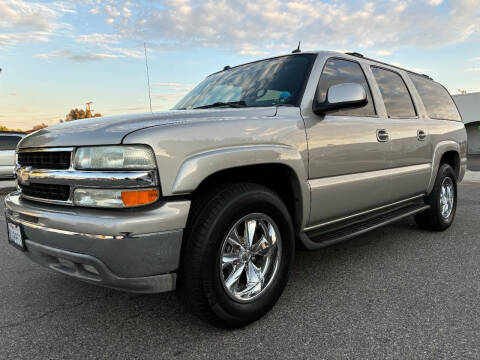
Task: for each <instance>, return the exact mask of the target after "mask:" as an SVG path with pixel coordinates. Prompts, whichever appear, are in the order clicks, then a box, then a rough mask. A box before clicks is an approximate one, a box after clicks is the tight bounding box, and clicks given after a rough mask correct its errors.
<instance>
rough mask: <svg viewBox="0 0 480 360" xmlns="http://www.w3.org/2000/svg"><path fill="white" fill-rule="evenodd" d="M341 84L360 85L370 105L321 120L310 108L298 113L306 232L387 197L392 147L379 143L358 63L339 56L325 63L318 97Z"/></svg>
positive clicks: (377, 123)
mask: <svg viewBox="0 0 480 360" xmlns="http://www.w3.org/2000/svg"><path fill="white" fill-rule="evenodd" d="M342 83H358V84H360V85H362V86H363V87H364V89H365V91H366V93H367V99H368V104H367V105H366V106H364V107H361V108H353V109H344V110H339V111H333V112H329V113H328V114H326V115H321V116H320V115H316V114H314V113H313V112H312V110H311V106H310V107H306V108H302V115H303V117H304V119H305V123H306V127H307V129H306V131H307V137H308V147H309V184H310V188H311V215H310V221H309V227H316V226H318V225H321V224H325V223H328V222H331V221H335V220H338V219H339V218H342V217H347V216H351V215H354V214H357V213H360V212H362V211H365V210H369V209H372V208H375V207H378V206H380V205H383V204H385V202H386V201H387V197H388V192H389V179H390V176H389V170H388V168H389V163H388V162H387V154H388V152H389V147H390V144H389V143H388V142H379V141H378V140H377V130H378V129H381V128H383V126H384V125H383V120H382V119H380V118H379V117H378V115H377V113H376V110H375V104H374V101H373V98H372V94H371V90H370V86H369V83H368V81H367V79H366V77H365V73H364V71H363V69H362V67H361V65H360V63H359V62H357V61H353V60H349V59H344V58H337V57H333V58H329V59H327V61H326V63H325V64H324V67H323V70H322V72H321V75H320V80H319V82H318V87H317V95H316V96H317V97H319V98H320V99H321V101H323V100H324V99H325V97H326V93H327V91H328V88H329V87H331V86H332V85H336V84H342Z"/></svg>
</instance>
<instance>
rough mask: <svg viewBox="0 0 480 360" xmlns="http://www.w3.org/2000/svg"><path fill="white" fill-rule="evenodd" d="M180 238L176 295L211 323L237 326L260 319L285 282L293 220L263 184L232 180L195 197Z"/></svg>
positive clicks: (291, 257) (290, 260)
mask: <svg viewBox="0 0 480 360" xmlns="http://www.w3.org/2000/svg"><path fill="white" fill-rule="evenodd" d="M242 227H243V231H242ZM246 228H247V229H248V230H250V231H247V232H244V231H245V229H246ZM267 229H268V231H267ZM272 229H273V230H272ZM234 230H236V233H235V232H234ZM232 231H233V232H232ZM272 231H274V232H272ZM237 234H238V235H237ZM249 234H252V236H248V235H249ZM267 234H270V235H269V236H267ZM228 235H230V238H233V239H234V240H236V241H232V240H230V241H227V240H226V239H227V236H228ZM243 235H247V236H243ZM247 238H248V239H251V241H250V244H251V245H252V246H251V248H249V243H248V242H247V240H245V239H247ZM275 238H276V241H275V240H272V239H275ZM266 239H268V241H267V242H265V241H266ZM243 240H245V243H244V242H242V241H243ZM184 241H185V244H184V248H183V254H182V259H181V266H180V271H179V286H178V288H179V294H180V296H181V297H182V300H183V301H184V302H185V304H186V306H187V308H188V309H189V310H190V311H191V312H192V313H193V314H195V315H197V316H198V317H200V318H201V319H203V320H206V321H208V322H210V323H211V324H213V325H215V326H218V327H222V328H238V327H241V326H244V325H247V324H249V323H251V322H253V321H255V320H257V319H259V318H260V317H262V316H263V315H264V314H266V313H267V312H268V311H269V310H270V309H271V308H272V307H273V305H274V304H275V303H276V301H277V300H278V298H279V297H280V295H281V294H282V292H283V290H284V288H285V286H286V284H287V281H288V276H289V272H290V268H291V266H292V263H293V257H294V248H295V241H294V230H293V224H292V220H291V218H290V214H289V212H288V209H287V208H286V206H285V204H284V203H283V202H282V200H281V199H280V198H279V196H278V195H277V194H276V193H274V192H273V191H271V190H270V189H268V188H266V187H264V186H260V185H257V184H251V183H233V184H228V185H224V186H222V187H220V188H219V189H215V190H214V191H211V192H206V193H204V194H203V196H201V197H200V198H199V199H195V201H194V204H193V208H192V210H191V214H190V217H189V221H188V223H187V228H186V231H185V234H184ZM260 242H262V243H263V244H264V245H261V246H260V245H258V244H259V243H260ZM240 243H241V244H243V245H244V247H245V249H244V248H243V247H242V246H238V244H240ZM255 245H256V246H255ZM247 248H248V249H250V250H248V249H247ZM242 249H243V250H242ZM231 254H233V255H231ZM255 254H256V255H255ZM230 255H231V256H230ZM230 258H232V259H235V260H234V261H232V262H230ZM267 259H268V260H267ZM221 260H226V262H225V263H222V262H221ZM267 261H268V264H267ZM267 265H268V266H267ZM242 266H243V269H242ZM247 271H248V277H247ZM264 271H265V275H264V276H262V275H261V274H262V273H263V272H264ZM239 273H241V274H240V275H238V274H239ZM233 279H238V280H237V281H236V282H235V281H233ZM261 279H263V281H260V280H261ZM228 280H231V281H228ZM249 280H250V281H249ZM253 284H256V285H255V286H253ZM229 286H230V287H229Z"/></svg>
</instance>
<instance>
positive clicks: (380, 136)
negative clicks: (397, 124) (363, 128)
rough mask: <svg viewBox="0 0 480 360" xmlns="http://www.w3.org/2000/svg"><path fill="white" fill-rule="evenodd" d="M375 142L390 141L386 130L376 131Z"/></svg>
mask: <svg viewBox="0 0 480 360" xmlns="http://www.w3.org/2000/svg"><path fill="white" fill-rule="evenodd" d="M377 140H378V141H380V142H387V141H388V140H390V135H388V131H387V130H386V129H377Z"/></svg>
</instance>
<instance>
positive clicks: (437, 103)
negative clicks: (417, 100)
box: [410, 75, 461, 121]
mask: <svg viewBox="0 0 480 360" xmlns="http://www.w3.org/2000/svg"><path fill="white" fill-rule="evenodd" d="M410 79H412V82H413V84H414V85H415V88H416V89H417V91H418V94H419V95H420V97H421V98H422V102H423V105H425V110H426V111H427V114H428V116H429V117H430V118H432V119H443V120H457V121H460V120H461V118H460V114H459V113H458V110H457V107H456V106H455V103H454V102H453V100H452V97H451V96H450V94H449V93H448V91H447V90H446V89H445V88H444V87H443V86H442V85H440V84H439V83H436V82H434V81H432V80H428V79H425V78H422V77H420V76H417V75H410Z"/></svg>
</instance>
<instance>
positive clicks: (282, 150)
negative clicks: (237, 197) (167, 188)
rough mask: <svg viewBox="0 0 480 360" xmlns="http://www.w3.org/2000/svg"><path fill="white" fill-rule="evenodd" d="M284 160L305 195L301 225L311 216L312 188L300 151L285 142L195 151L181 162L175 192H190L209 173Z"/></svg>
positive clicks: (281, 162) (302, 194) (174, 187)
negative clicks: (281, 143)
mask: <svg viewBox="0 0 480 360" xmlns="http://www.w3.org/2000/svg"><path fill="white" fill-rule="evenodd" d="M261 164H283V165H286V166H288V167H289V168H290V169H291V170H293V172H294V173H295V175H296V177H297V180H298V182H299V184H300V192H301V198H302V228H303V227H304V226H305V222H306V221H307V220H308V217H309V211H310V210H309V209H310V189H309V187H308V181H307V177H308V174H307V169H306V168H305V165H304V160H303V159H302V156H301V155H300V153H299V152H298V151H297V150H295V149H293V148H292V147H289V146H286V145H276V144H266V145H245V146H233V147H225V148H220V149H215V150H211V151H206V152H202V153H198V154H194V155H192V156H190V157H188V158H187V159H185V161H184V162H183V163H182V165H181V166H180V168H179V171H178V173H177V176H176V178H175V181H174V184H173V189H172V193H173V194H188V193H191V192H192V191H194V190H195V189H196V188H197V187H198V186H199V185H200V183H201V182H202V181H203V180H205V179H206V178H207V177H208V176H210V175H212V174H215V173H217V172H219V171H222V170H225V169H231V168H235V167H241V166H248V165H261Z"/></svg>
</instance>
